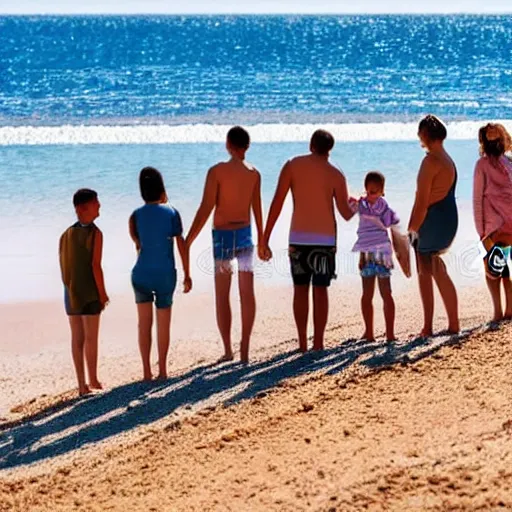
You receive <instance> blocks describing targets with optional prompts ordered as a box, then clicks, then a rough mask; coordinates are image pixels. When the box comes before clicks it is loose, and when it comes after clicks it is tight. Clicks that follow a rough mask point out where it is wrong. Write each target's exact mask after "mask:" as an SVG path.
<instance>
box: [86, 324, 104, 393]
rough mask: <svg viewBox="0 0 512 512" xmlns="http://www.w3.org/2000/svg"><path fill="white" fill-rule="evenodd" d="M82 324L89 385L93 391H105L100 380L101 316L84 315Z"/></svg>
mask: <svg viewBox="0 0 512 512" xmlns="http://www.w3.org/2000/svg"><path fill="white" fill-rule="evenodd" d="M82 323H83V326H84V335H85V362H86V363H87V373H88V374H89V385H90V386H91V388H93V389H103V386H102V385H101V382H100V381H99V380H98V333H99V330H100V315H83V316H82Z"/></svg>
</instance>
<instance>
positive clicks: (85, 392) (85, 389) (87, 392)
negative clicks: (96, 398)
mask: <svg viewBox="0 0 512 512" xmlns="http://www.w3.org/2000/svg"><path fill="white" fill-rule="evenodd" d="M90 394H91V390H90V388H89V386H87V385H86V386H84V387H83V388H78V396H85V395H90Z"/></svg>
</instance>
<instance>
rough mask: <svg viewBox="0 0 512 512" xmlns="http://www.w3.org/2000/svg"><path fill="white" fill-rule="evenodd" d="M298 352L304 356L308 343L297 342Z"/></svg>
mask: <svg viewBox="0 0 512 512" xmlns="http://www.w3.org/2000/svg"><path fill="white" fill-rule="evenodd" d="M299 350H300V351H301V352H302V353H303V354H304V353H305V352H307V351H308V342H307V341H306V343H300V342H299Z"/></svg>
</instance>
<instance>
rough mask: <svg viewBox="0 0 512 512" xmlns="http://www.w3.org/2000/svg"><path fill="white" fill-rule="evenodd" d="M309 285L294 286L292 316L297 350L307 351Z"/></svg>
mask: <svg viewBox="0 0 512 512" xmlns="http://www.w3.org/2000/svg"><path fill="white" fill-rule="evenodd" d="M308 315H309V285H302V286H294V289H293V316H294V317H295V325H296V326H297V334H298V337H299V350H300V351H301V352H307V350H308Z"/></svg>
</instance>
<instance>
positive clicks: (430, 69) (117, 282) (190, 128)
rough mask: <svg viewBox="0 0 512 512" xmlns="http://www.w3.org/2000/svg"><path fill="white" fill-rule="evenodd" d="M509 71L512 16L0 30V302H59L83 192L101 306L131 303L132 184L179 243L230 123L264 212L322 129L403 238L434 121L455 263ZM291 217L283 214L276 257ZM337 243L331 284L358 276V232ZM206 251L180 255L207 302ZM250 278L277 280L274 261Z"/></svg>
mask: <svg viewBox="0 0 512 512" xmlns="http://www.w3.org/2000/svg"><path fill="white" fill-rule="evenodd" d="M511 57H512V17H510V16H204V17H193V16H190V17H163V16H135V17H120V16H118V17H107V16H102V17H89V16H88V17H86V16H82V17H0V218H1V222H0V240H2V242H1V243H0V302H5V301H17V300H27V299H42V298H48V297H59V296H61V292H62V290H61V285H60V276H59V270H58V261H57V243H58V238H59V235H60V233H61V232H62V231H63V230H64V229H65V228H66V227H67V226H68V225H69V224H71V223H72V222H73V214H74V212H73V209H72V206H71V197H72V194H73V192H74V191H75V190H76V189H77V188H78V187H82V186H88V187H93V188H96V189H97V190H98V192H99V194H100V201H101V203H102V214H101V217H100V219H98V225H99V226H100V227H101V229H102V230H103V231H104V234H105V253H104V267H105V274H106V280H107V285H108V287H109V292H110V293H111V294H116V293H126V292H127V291H129V288H130V285H129V273H130V268H131V265H132V264H133V261H134V258H135V253H134V249H133V246H132V244H131V241H130V239H129V237H128V232H127V219H128V216H129V214H130V213H131V211H132V210H133V209H134V208H136V207H137V206H138V205H139V204H140V198H139V196H138V184H137V174H138V172H139V170H140V168H141V167H143V166H145V165H153V166H156V167H158V168H159V169H161V170H162V172H163V174H164V177H165V180H166V183H167V187H168V190H169V195H170V197H171V201H172V203H173V204H174V205H175V206H176V207H177V208H178V209H179V210H180V212H181V214H182V217H183V221H184V224H185V228H188V226H189V225H190V223H191V221H192V217H193V215H194V213H195V209H196V207H197V205H198V204H199V201H200V198H201V193H202V186H203V180H204V176H205V172H206V170H207V169H208V168H209V167H210V166H211V165H212V164H213V163H215V162H216V161H218V160H220V159H224V158H226V153H225V150H224V145H223V143H222V141H223V139H224V136H225V132H226V128H227V127H228V126H229V125H232V124H238V123H241V124H244V125H245V126H247V127H248V129H249V131H250V133H251V135H252V136H253V140H254V143H253V144H252V146H251V149H250V151H249V154H248V158H249V160H251V161H252V162H253V163H254V164H255V165H256V166H257V167H258V168H259V169H260V171H261V172H262V176H263V201H264V207H265V210H266V209H267V208H268V206H269V203H270V200H271V198H272V194H273V191H274V187H275V184H276V180H277V176H278V173H279V170H280V168H281V166H282V165H283V163H284V162H285V161H286V160H287V159H288V158H290V157H291V156H293V155H294V154H297V153H304V152H307V150H308V145H307V140H308V138H309V136H310V134H311V132H312V131H313V129H314V128H316V127H318V126H328V127H329V129H331V130H332V131H333V133H335V135H336V139H337V144H336V146H335V148H334V151H333V159H334V161H335V162H336V163H338V164H339V166H340V167H341V168H342V169H343V170H344V172H345V173H346V176H347V180H348V183H349V187H350V191H351V192H352V193H353V194H358V193H361V192H362V182H363V177H364V174H365V173H366V172H367V171H368V170H370V169H379V170H381V171H383V172H384V173H385V175H386V177H387V192H386V197H387V198H388V200H389V202H390V204H392V205H393V206H395V208H396V209H397V210H398V212H399V214H400V215H401V217H402V218H403V219H404V222H407V217H408V215H409V211H410V208H411V205H412V201H413V195H414V187H415V176H416V173H417V169H418V166H419V163H420V161H421V158H422V156H423V150H422V149H421V148H420V146H419V144H418V142H417V141H416V140H415V138H416V122H417V120H418V118H419V117H420V116H421V115H423V114H425V113H427V112H433V113H436V114H438V115H440V116H441V117H443V118H444V119H445V120H447V121H448V122H449V141H448V149H449V150H450V152H451V153H452V155H453V157H454V158H455V161H456V163H457V165H458V169H459V178H460V181H459V188H458V201H459V206H460V209H461V229H460V231H459V236H458V238H457V242H456V246H455V248H454V254H455V255H456V258H458V257H459V256H460V258H462V259H464V258H466V256H467V254H468V253H467V251H466V248H467V247H472V245H471V244H474V240H475V236H476V235H475V233H474V228H473V226H472V217H471V207H470V201H471V186H472V172H473V166H474V162H475V160H476V158H477V157H478V144H477V142H476V133H477V128H478V126H479V124H480V123H481V122H483V120H484V119H502V120H505V121H506V120H509V119H512V70H511V68H510V62H511ZM506 122H507V121H506ZM455 139H460V140H455ZM289 214H290V205H287V207H286V209H285V213H284V215H283V219H282V221H281V222H280V223H279V224H278V226H277V228H276V233H275V236H274V238H273V247H274V248H275V249H276V250H277V252H276V254H282V255H285V252H283V251H285V248H286V238H287V237H286V231H287V222H288V220H289ZM339 229H340V236H339V240H340V255H344V254H345V255H348V256H347V259H346V263H347V264H346V266H345V269H344V270H342V271H341V274H343V273H345V274H350V273H353V274H354V275H356V269H355V268H353V267H351V265H352V263H351V262H352V259H350V257H349V256H350V248H351V246H352V244H353V242H354V240H355V230H356V221H352V222H351V223H349V224H346V223H340V227H339ZM209 245H210V241H209V234H208V230H207V229H205V230H204V231H203V234H202V235H201V237H200V238H199V240H198V242H197V244H196V245H195V246H194V248H193V253H192V257H193V271H194V273H195V276H194V277H195V282H196V283H197V284H199V287H200V286H201V283H203V285H204V287H205V288H206V287H211V255H210V249H209ZM471 250H472V249H471ZM466 270H467V269H466ZM260 274H261V275H262V276H263V277H265V276H266V277H268V276H270V277H271V278H272V279H273V280H276V281H284V280H287V279H288V278H287V275H286V274H287V263H286V257H285V256H284V257H283V258H276V261H275V263H274V264H273V266H272V268H271V270H269V268H268V267H267V268H261V269H260Z"/></svg>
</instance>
